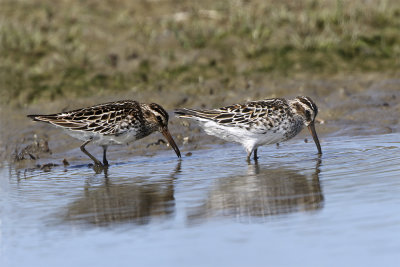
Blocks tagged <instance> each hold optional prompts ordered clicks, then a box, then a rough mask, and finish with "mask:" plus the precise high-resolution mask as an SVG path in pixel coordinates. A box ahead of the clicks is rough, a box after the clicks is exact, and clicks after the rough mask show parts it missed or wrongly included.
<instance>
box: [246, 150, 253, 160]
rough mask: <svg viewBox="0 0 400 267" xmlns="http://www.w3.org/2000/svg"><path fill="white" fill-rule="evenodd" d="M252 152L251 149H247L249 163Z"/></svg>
mask: <svg viewBox="0 0 400 267" xmlns="http://www.w3.org/2000/svg"><path fill="white" fill-rule="evenodd" d="M251 152H252V151H251V150H250V151H247V159H246V161H247V163H250V156H251Z"/></svg>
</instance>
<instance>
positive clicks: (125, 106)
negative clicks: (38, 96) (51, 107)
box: [28, 101, 142, 135]
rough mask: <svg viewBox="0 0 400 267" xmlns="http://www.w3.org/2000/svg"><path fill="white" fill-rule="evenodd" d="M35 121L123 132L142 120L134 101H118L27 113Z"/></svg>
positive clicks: (102, 132) (64, 126)
mask: <svg viewBox="0 0 400 267" xmlns="http://www.w3.org/2000/svg"><path fill="white" fill-rule="evenodd" d="M28 117H30V118H32V119H33V120H35V121H43V122H48V123H50V124H53V125H55V126H59V127H63V128H67V129H70V130H75V131H90V132H96V133H101V134H104V135H109V134H123V133H124V132H126V131H128V130H129V128H130V126H132V125H134V124H136V123H139V122H140V120H142V116H141V108H140V105H139V103H138V102H136V101H118V102H111V103H105V104H101V105H96V106H92V107H88V108H83V109H77V110H72V111H68V112H61V113H57V114H51V115H28Z"/></svg>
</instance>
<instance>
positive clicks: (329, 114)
mask: <svg viewBox="0 0 400 267" xmlns="http://www.w3.org/2000/svg"><path fill="white" fill-rule="evenodd" d="M203 88H204V89H203V90H202V91H201V92H199V91H196V92H195V91H188V92H185V91H184V90H178V89H177V90H169V91H165V92H164V91H163V90H161V91H159V92H158V93H156V94H155V93H154V92H151V93H150V92H148V93H146V92H141V93H135V92H128V93H123V94H119V95H113V96H109V97H104V96H102V97H96V96H92V97H91V98H83V99H64V100H58V101H54V102H44V101H43V102H41V103H38V104H35V105H30V106H27V107H12V108H11V107H8V106H2V107H1V115H0V136H1V139H0V157H1V161H4V160H10V161H14V160H16V159H17V161H19V164H22V166H25V165H32V164H33V165H36V164H37V162H43V161H55V162H56V163H57V164H63V163H62V161H63V159H67V161H69V162H75V161H78V162H79V161H83V162H89V160H88V159H86V157H85V156H84V155H83V154H82V155H81V153H80V151H79V145H80V142H79V141H77V140H75V139H73V138H71V137H69V136H67V135H66V134H65V133H63V131H61V130H59V129H55V128H54V127H51V126H49V125H46V124H43V123H37V122H32V121H31V120H30V119H28V118H27V117H26V115H27V114H32V113H39V114H41V113H54V112H59V111H61V110H68V109H74V108H80V107H85V106H88V105H93V104H97V103H102V102H107V101H113V100H118V99H135V100H138V101H141V102H157V103H159V104H161V105H163V106H164V107H165V108H166V109H167V110H168V111H169V112H170V114H171V119H170V131H171V133H172V135H173V136H174V138H175V140H176V142H177V144H178V146H179V147H180V149H181V150H182V152H183V155H185V154H187V153H188V152H192V153H193V152H194V153H195V150H196V149H203V148H207V147H209V146H210V145H212V144H215V143H223V141H222V140H219V139H217V138H214V137H211V136H206V135H205V133H204V132H203V131H202V130H201V129H199V127H198V126H197V125H196V124H194V123H191V122H190V121H186V120H182V119H177V118H175V117H174V116H173V115H172V114H173V109H174V108H180V107H197V108H212V107H219V106H223V105H228V104H232V103H240V102H245V101H247V100H251V99H263V98H270V97H287V98H292V97H294V96H296V95H307V96H310V97H311V98H312V99H314V100H315V102H316V103H317V105H318V107H319V109H320V112H319V114H318V119H320V120H321V121H322V122H323V123H322V124H319V125H317V132H318V134H319V136H320V139H321V140H322V146H323V140H324V137H325V136H352V135H369V134H384V133H392V132H398V131H399V130H400V126H399V114H400V104H399V99H400V79H396V78H392V77H385V76H384V75H382V74H373V75H372V74H371V75H358V76H348V77H345V78H343V77H341V78H335V77H333V78H326V79H321V78H320V79H310V78H299V79H292V80H282V79H280V80H268V81H267V80H266V78H262V77H260V79H259V80H249V81H243V84H238V85H237V87H236V88H232V89H231V90H228V91H227V90H226V89H223V88H216V87H213V85H212V84H209V82H208V81H204V87H203ZM304 137H308V135H307V133H306V131H304V132H303V133H302V134H300V135H299V137H296V138H304ZM162 138H163V137H162V135H161V134H153V135H151V136H149V137H147V138H145V139H143V140H141V141H138V142H135V143H133V144H131V145H129V146H120V147H112V148H110V151H109V153H110V154H109V155H110V158H111V159H113V160H114V161H115V160H116V159H118V158H119V157H132V156H134V155H147V156H154V155H157V153H158V151H159V150H170V152H171V154H173V151H172V149H170V148H169V147H167V145H166V144H165V143H163V142H157V141H158V140H159V139H162ZM344 138H345V137H344ZM39 141H40V142H47V143H48V148H46V149H48V150H49V151H51V153H49V151H47V152H46V151H34V153H25V154H24V149H25V150H26V149H27V147H28V146H29V145H30V146H32V144H35V142H36V143H37V144H39V143H38V142H39ZM31 148H32V147H30V148H29V149H31ZM88 149H89V150H90V151H92V152H93V153H94V154H98V155H100V153H101V151H100V149H99V148H97V147H95V146H89V147H88ZM21 153H22V154H21ZM189 155H190V154H189ZM18 157H22V158H21V159H25V160H22V161H21V160H18Z"/></svg>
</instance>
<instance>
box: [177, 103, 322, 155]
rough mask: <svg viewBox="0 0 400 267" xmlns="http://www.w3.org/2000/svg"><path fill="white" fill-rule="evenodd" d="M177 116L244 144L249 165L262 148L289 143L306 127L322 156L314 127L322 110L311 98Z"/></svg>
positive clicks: (181, 112) (180, 111)
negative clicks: (192, 120) (252, 155)
mask: <svg viewBox="0 0 400 267" xmlns="http://www.w3.org/2000/svg"><path fill="white" fill-rule="evenodd" d="M175 113H176V114H178V115H179V117H181V118H190V119H194V120H196V121H198V122H199V123H200V126H201V127H202V128H204V130H205V131H206V133H207V134H209V135H214V136H217V137H219V138H222V139H224V140H226V141H232V142H236V143H240V144H242V145H243V146H244V148H245V149H246V151H247V160H248V161H249V160H250V156H251V154H252V153H253V152H254V160H257V159H258V157H257V148H258V147H259V146H262V145H266V144H274V143H280V142H283V141H286V140H289V139H291V138H293V137H294V136H296V135H297V134H298V133H299V132H300V131H301V130H302V129H303V126H304V125H305V126H307V127H308V129H309V130H310V133H311V135H312V137H313V139H314V142H315V144H316V146H317V149H318V154H322V150H321V146H320V144H319V140H318V137H317V133H316V132H315V126H314V121H315V117H316V116H317V114H318V108H317V106H316V105H315V103H314V102H313V101H312V100H311V99H310V98H309V97H307V96H298V97H296V98H295V99H291V100H287V99H283V98H273V99H264V100H258V101H251V102H247V103H245V104H234V105H231V106H226V107H222V108H217V109H210V110H196V109H187V108H185V109H177V110H176V111H175Z"/></svg>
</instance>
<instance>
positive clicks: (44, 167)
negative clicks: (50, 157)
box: [40, 163, 58, 172]
mask: <svg viewBox="0 0 400 267" xmlns="http://www.w3.org/2000/svg"><path fill="white" fill-rule="evenodd" d="M55 166H58V164H54V163H47V164H43V165H41V166H40V169H41V170H42V171H44V172H49V171H51V168H53V167H55Z"/></svg>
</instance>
